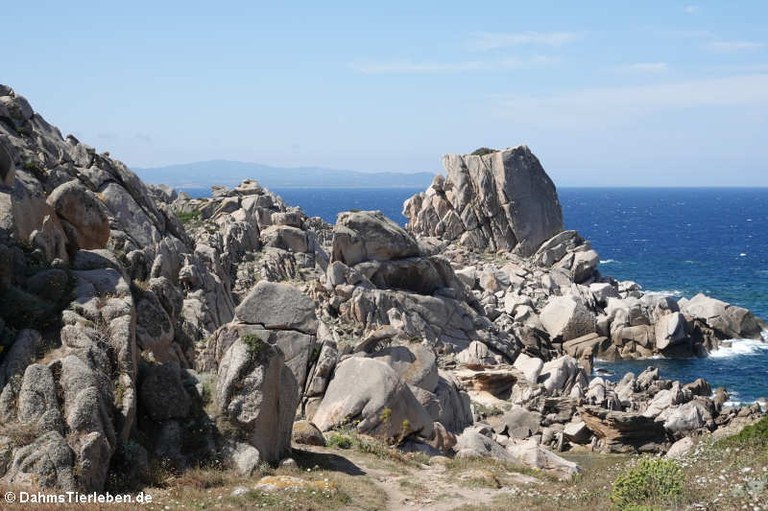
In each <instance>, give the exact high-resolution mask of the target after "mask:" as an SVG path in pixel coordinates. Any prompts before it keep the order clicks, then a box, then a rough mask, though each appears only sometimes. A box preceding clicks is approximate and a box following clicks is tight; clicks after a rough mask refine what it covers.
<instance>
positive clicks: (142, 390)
mask: <svg viewBox="0 0 768 511" xmlns="http://www.w3.org/2000/svg"><path fill="white" fill-rule="evenodd" d="M146 372H147V374H146V376H145V377H144V379H143V380H142V381H141V383H140V386H139V398H140V399H141V406H142V407H143V408H144V410H145V411H146V412H147V414H148V415H149V416H150V417H151V418H152V420H154V421H157V422H162V421H165V420H169V419H184V418H186V417H187V415H188V414H189V411H190V407H191V404H192V400H191V398H190V396H189V394H188V393H187V391H186V390H185V389H184V384H183V383H182V377H181V369H180V368H179V366H178V364H175V363H171V362H168V363H165V364H162V365H154V366H150V367H149V368H148V369H147V371H146Z"/></svg>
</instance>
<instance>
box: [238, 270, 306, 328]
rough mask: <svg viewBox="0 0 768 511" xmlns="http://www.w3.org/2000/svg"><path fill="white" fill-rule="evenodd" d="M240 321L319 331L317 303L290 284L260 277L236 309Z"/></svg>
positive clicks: (266, 326) (272, 326)
mask: <svg viewBox="0 0 768 511" xmlns="http://www.w3.org/2000/svg"><path fill="white" fill-rule="evenodd" d="M235 315H236V316H237V318H238V319H239V320H240V321H243V322H245V323H250V324H254V325H263V326H264V327H265V328H267V329H281V330H287V329H290V330H298V331H300V332H303V333H307V334H314V333H315V332H317V317H316V316H315V303H314V302H313V301H312V299H310V298H309V297H308V296H306V295H305V294H303V293H302V292H301V291H299V289H297V288H296V287H294V286H291V285H290V284H283V283H275V282H267V281H260V282H259V283H258V284H256V287H255V288H254V289H253V290H252V291H251V292H250V294H249V295H248V296H247V297H246V298H245V299H244V300H243V302H242V303H241V304H240V305H238V306H237V309H235Z"/></svg>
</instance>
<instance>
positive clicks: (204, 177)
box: [132, 160, 434, 188]
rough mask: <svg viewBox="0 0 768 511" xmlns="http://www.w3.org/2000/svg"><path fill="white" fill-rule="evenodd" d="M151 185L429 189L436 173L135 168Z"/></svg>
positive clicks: (209, 164) (202, 165)
mask: <svg viewBox="0 0 768 511" xmlns="http://www.w3.org/2000/svg"><path fill="white" fill-rule="evenodd" d="M132 170H133V171H134V172H136V174H138V175H139V177H141V179H143V180H144V181H146V182H148V183H155V184H166V185H169V186H172V187H174V188H206V187H209V186H211V185H214V184H217V185H226V186H233V185H237V184H239V183H240V182H241V181H242V180H243V179H245V178H252V179H255V180H256V181H258V182H259V183H260V184H262V185H263V186H266V187H267V188H404V187H409V188H426V187H427V186H429V184H430V183H431V182H432V178H433V177H434V174H431V173H429V172H418V173H414V174H405V173H397V172H372V173H366V172H356V171H352V170H336V169H325V168H320V167H270V166H268V165H261V164H259V163H248V162H241V161H227V160H213V161H201V162H195V163H182V164H177V165H169V166H166V167H155V168H133V169H132Z"/></svg>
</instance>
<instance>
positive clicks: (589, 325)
mask: <svg viewBox="0 0 768 511" xmlns="http://www.w3.org/2000/svg"><path fill="white" fill-rule="evenodd" d="M539 318H540V319H541V323H542V324H543V325H544V328H546V330H547V332H548V333H549V335H550V336H551V337H552V339H553V340H555V341H556V342H563V341H568V340H571V339H575V338H577V337H581V336H583V335H587V334H591V333H594V332H595V330H596V325H595V314H594V313H593V312H592V311H590V310H589V309H588V308H587V307H586V306H584V304H583V303H582V302H581V301H580V300H577V299H576V298H574V297H572V296H556V297H553V298H552V299H551V300H550V301H549V302H548V303H547V305H546V306H545V307H544V308H543V309H542V310H541V313H540V314H539Z"/></svg>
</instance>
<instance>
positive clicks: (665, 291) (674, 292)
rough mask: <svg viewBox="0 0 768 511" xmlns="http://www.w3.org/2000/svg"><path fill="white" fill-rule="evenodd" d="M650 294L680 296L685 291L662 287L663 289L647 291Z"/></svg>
mask: <svg viewBox="0 0 768 511" xmlns="http://www.w3.org/2000/svg"><path fill="white" fill-rule="evenodd" d="M645 294H646V295H648V296H674V297H676V298H680V297H682V296H683V292H682V291H680V290H679V289H662V290H661V291H646V292H645Z"/></svg>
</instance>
